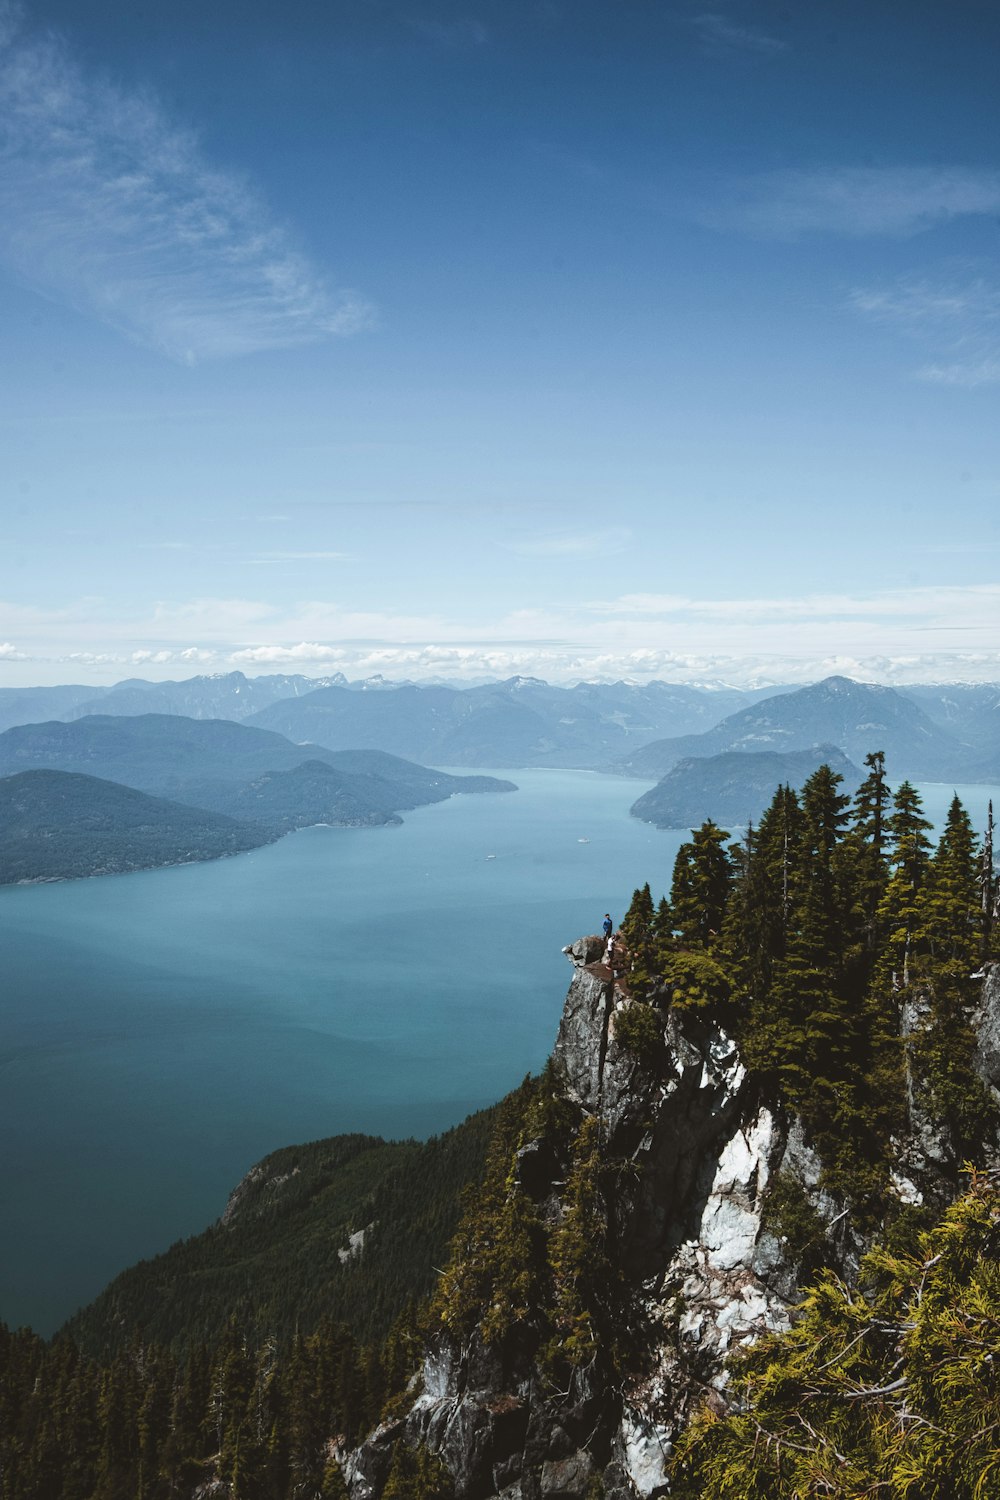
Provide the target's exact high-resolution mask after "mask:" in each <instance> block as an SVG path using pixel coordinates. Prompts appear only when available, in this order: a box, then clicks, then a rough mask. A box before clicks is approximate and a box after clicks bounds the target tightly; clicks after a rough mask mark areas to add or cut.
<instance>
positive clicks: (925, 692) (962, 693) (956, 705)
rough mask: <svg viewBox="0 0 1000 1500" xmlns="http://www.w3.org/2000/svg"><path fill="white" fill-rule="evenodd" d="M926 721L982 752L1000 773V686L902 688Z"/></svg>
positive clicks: (955, 684)
mask: <svg viewBox="0 0 1000 1500" xmlns="http://www.w3.org/2000/svg"><path fill="white" fill-rule="evenodd" d="M899 691H900V692H901V693H902V694H903V695H904V696H905V697H907V698H912V700H913V702H914V703H916V705H917V707H918V708H921V709H923V711H924V713H925V714H926V715H927V717H928V718H929V719H930V720H931V721H932V723H934V724H936V725H937V726H938V728H939V729H943V730H944V731H945V732H946V733H947V734H951V735H954V736H955V738H956V739H958V740H961V741H962V742H963V744H967V745H969V746H970V747H971V748H972V749H973V750H976V751H979V752H980V753H981V755H982V757H983V759H984V761H987V762H990V761H991V762H992V763H993V765H994V767H995V770H994V775H995V774H997V773H998V772H1000V683H997V682H948V683H942V684H940V685H937V686H930V685H928V686H926V687H925V686H915V687H905V688H900V689H899Z"/></svg>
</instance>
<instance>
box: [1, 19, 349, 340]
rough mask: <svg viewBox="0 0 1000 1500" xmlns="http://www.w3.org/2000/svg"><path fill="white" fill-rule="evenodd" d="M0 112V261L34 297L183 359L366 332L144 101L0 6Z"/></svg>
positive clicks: (253, 198) (260, 206) (246, 200)
mask: <svg viewBox="0 0 1000 1500" xmlns="http://www.w3.org/2000/svg"><path fill="white" fill-rule="evenodd" d="M0 116H2V118H3V122H4V127H5V131H4V143H3V146H2V148H0V257H2V258H3V260H4V261H5V262H6V263H7V265H8V266H9V267H11V268H12V269H13V271H14V272H15V274H17V275H19V276H20V277H21V278H22V279H23V280H24V281H26V282H28V283H29V284H31V285H33V286H35V287H36V288H38V289H39V290H40V291H43V292H45V293H46V294H47V295H50V296H53V297H55V298H57V299H59V300H61V301H65V302H67V303H69V304H71V305H72V306H74V307H76V308H77V309H79V310H81V311H84V312H87V313H90V314H93V315H95V316H96V317H98V318H100V319H101V320H102V321H103V322H105V323H107V324H110V325H111V326H112V327H114V328H116V329H118V330H119V331H120V332H122V333H124V334H126V335H127V336H128V337H129V338H131V339H133V340H134V341H135V342H137V343H140V344H144V345H146V346H148V347H151V348H153V349H156V350H158V351H159V352H161V353H163V354H166V355H168V356H170V357H171V358H173V359H177V360H181V361H185V362H194V361H198V360H204V359H216V358H225V357H228V356H233V355H240V354H248V353H251V352H253V351H256V350H262V349H276V348H283V347H287V346H290V345H295V344H301V343H308V342H312V341H314V340H317V339H322V338H325V337H328V336H330V335H335V334H337V335H346V334H351V333H355V332H357V331H358V330H359V329H362V328H364V327H366V326H368V325H369V324H370V323H371V321H372V316H373V314H372V310H371V307H370V306H369V304H368V303H367V302H366V301H365V300H364V299H363V298H362V297H361V296H360V295H359V294H357V293H355V292H352V291H336V290H333V289H331V288H330V287H329V286H328V285H327V283H326V281H325V279H324V277H323V276H322V275H321V274H320V273H319V272H318V271H317V269H316V268H315V267H314V266H313V265H312V264H311V263H310V261H309V260H308V258H307V257H306V256H305V255H304V254H302V253H301V251H299V250H298V249H297V248H296V246H295V245H294V243H293V241H292V238H291V236H290V234H289V233H288V231H287V230H286V229H285V228H283V227H282V226H281V225H280V224H279V223H278V222H277V221H276V220H275V218H274V217H273V215H272V214H271V212H270V211H269V209H268V208H267V206H266V204H265V203H264V202H263V201H262V199H261V198H260V196H259V195H258V194H257V193H256V192H255V191H254V190H253V188H252V187H251V186H250V185H249V184H248V183H246V182H245V181H244V180H243V179H242V178H241V177H240V176H239V175H238V174H236V173H234V172H230V171H226V170H224V169H221V168H219V167H217V166H215V165H213V164H212V163H211V162H210V161H209V160H208V159H207V158H206V156H205V155H204V153H203V151H202V149H201V148H200V146H199V144H198V141H197V139H196V137H195V136H194V135H193V134H192V133H191V132H189V131H187V130H185V129H183V128H181V127H180V126H179V125H178V124H177V123H175V122H174V121H173V120H171V119H170V118H169V117H168V115H167V114H166V112H165V111H164V110H163V108H162V107H161V106H160V105H159V104H158V103H157V102H156V101H155V100H154V99H152V98H151V97H149V96H148V95H147V94H144V93H142V92H140V91H138V90H132V91H129V90H127V89H124V88H122V87H120V86H118V85H117V84H115V83H112V82H110V81H109V80H107V79H104V78H98V77H93V76H89V75H88V74H87V73H86V72H85V71H84V70H83V69H82V68H81V66H80V65H79V64H78V63H77V62H76V60H75V59H74V57H73V56H72V54H71V52H70V50H69V48H68V47H67V45H66V44H65V42H63V41H61V40H60V39H59V38H57V37H54V36H52V35H49V34H44V35H43V34H37V33H33V32H31V31H30V30H28V29H27V28H26V27H25V25H24V24H23V22H22V20H21V17H20V14H19V12H18V11H17V10H16V9H15V7H13V6H12V5H9V4H4V3H3V0H0Z"/></svg>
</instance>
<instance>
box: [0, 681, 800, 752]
mask: <svg viewBox="0 0 1000 1500" xmlns="http://www.w3.org/2000/svg"><path fill="white" fill-rule="evenodd" d="M781 691H783V689H780V688H769V689H760V690H753V691H743V690H740V689H736V688H718V689H714V688H694V687H686V686H682V685H676V684H670V683H663V682H651V683H648V684H646V685H644V686H640V685H638V684H635V683H626V682H619V683H605V684H595V683H582V684H580V685H579V686H577V687H573V688H565V687H551V686H549V684H548V683H545V682H540V681H538V680H537V679H535V678H525V677H513V678H510V679H509V680H508V681H507V682H502V683H490V684H487V685H486V686H479V687H470V688H458V687H451V686H446V685H441V684H435V685H430V684H424V685H420V686H417V685H415V684H413V683H393V682H387V681H386V680H385V679H384V678H382V677H373V678H368V679H366V680H364V681H359V682H350V683H349V682H348V681H347V679H346V678H345V677H344V676H343V675H342V674H341V673H339V672H338V673H334V674H333V675H332V676H329V677H324V678H319V679H316V678H308V677H300V676H282V675H273V676H265V677H245V676H244V674H243V673H242V672H228V673H225V674H222V675H218V676H200V677H191V678H188V679H187V680H186V681H182V682H145V681H143V680H141V679H131V680H129V681H127V682H120V683H118V684H117V685H116V686H115V687H112V688H105V689H94V688H84V687H79V686H66V687H52V688H6V689H2V690H0V730H4V729H10V728H13V727H14V726H16V725H18V724H31V723H40V722H42V721H46V720H51V719H60V720H71V719H78V718H83V717H86V716H89V715H94V714H96V715H101V716H109V715H110V716H114V717H120V716H132V715H137V714H148V713H162V714H180V715H184V716H186V717H188V718H192V719H231V720H234V721H236V722H240V723H242V722H245V721H248V720H250V719H252V720H253V722H254V723H255V724H258V725H259V727H261V728H265V729H276V730H278V731H279V732H280V733H282V734H287V735H288V736H289V737H290V738H292V739H294V740H297V741H298V740H311V741H314V742H315V743H317V744H321V745H323V746H325V747H326V748H327V749H332V750H341V749H355V748H356V747H358V746H370V747H372V748H377V749H380V750H388V751H390V752H392V753H394V754H397V755H402V756H405V757H406V758H408V759H411V760H417V761H423V762H425V763H426V762H429V763H431V764H438V765H462V766H464V765H469V766H475V765H489V764H494V765H511V766H513V765H535V764H537V765H545V764H548V765H563V766H590V767H597V766H600V765H603V764H605V763H606V762H607V761H608V760H610V759H611V758H612V757H613V756H615V755H617V754H620V753H621V752H622V751H623V750H624V749H626V748H627V747H628V746H629V745H630V744H637V743H638V744H641V743H643V742H644V741H645V740H648V739H653V738H658V737H660V736H662V735H664V734H689V733H696V732H698V731H699V730H702V729H708V728H710V727H711V725H713V724H715V723H717V722H718V720H719V719H720V718H721V717H722V716H723V715H725V714H729V713H732V712H733V711H734V710H736V709H738V708H742V707H745V706H746V704H748V703H752V702H756V701H757V700H758V699H759V698H760V697H761V696H766V695H769V694H771V693H777V692H781ZM307 700H308V701H307ZM301 705H304V706H301ZM271 710H273V712H270V711H271Z"/></svg>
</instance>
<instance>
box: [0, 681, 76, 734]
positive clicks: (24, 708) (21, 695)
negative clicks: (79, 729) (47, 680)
mask: <svg viewBox="0 0 1000 1500" xmlns="http://www.w3.org/2000/svg"><path fill="white" fill-rule="evenodd" d="M100 691H101V690H100V689H98V688H95V687H83V686H81V685H80V684H79V683H76V684H74V683H65V684H64V685H63V686H62V687H23V688H0V731H2V730H4V729H10V728H11V726H12V725H14V724H41V723H43V722H45V721H46V720H48V719H70V718H72V717H73V714H74V713H75V711H76V710H77V709H78V708H79V707H80V706H81V704H84V703H87V702H91V701H93V700H94V699H96V698H97V697H99V695H100Z"/></svg>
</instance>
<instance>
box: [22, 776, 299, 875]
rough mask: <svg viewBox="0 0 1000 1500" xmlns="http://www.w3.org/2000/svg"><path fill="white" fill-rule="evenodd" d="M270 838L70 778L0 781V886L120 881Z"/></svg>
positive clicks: (110, 785) (193, 810)
mask: <svg viewBox="0 0 1000 1500" xmlns="http://www.w3.org/2000/svg"><path fill="white" fill-rule="evenodd" d="M273 836H274V835H273V834H271V833H270V832H268V831H267V830H266V829H264V828H261V827H259V826H251V825H249V824H247V823H241V822H237V821H236V820H235V819H233V818H228V817H224V816H223V815H222V814H220V813H213V812H208V811H207V810H205V809H204V808H199V807H184V806H182V805H181V804H180V803H177V802H169V801H167V800H165V799H164V798H162V797H149V796H147V795H146V793H145V792H137V791H135V790H134V788H132V787H128V786H120V785H119V784H118V783H117V782H114V781H103V780H100V779H99V778H98V777H96V776H82V775H79V774H78V773H76V772H71V771H21V772H19V774H18V775H16V776H5V777H3V778H0V884H4V885H9V884H11V883H12V882H14V881H29V880H30V881H34V880H69V879H73V878H75V877H78V876H83V875H120V874H124V873H126V872H128V871H131V870H148V869H152V868H154V867H155V866H158V865H177V864H188V863H190V862H191V861H192V860H203V859H218V858H220V856H222V855H225V854H240V853H243V852H244V851H246V850H247V849H256V848H258V847H259V845H261V844H266V843H268V842H269V840H270V839H271V838H272V837H273Z"/></svg>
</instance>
